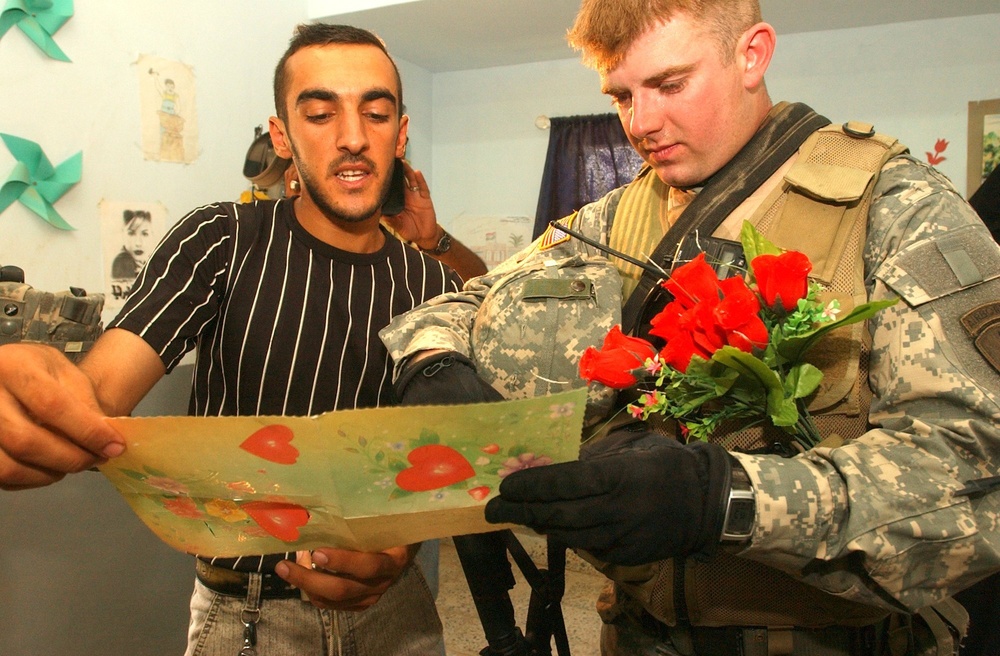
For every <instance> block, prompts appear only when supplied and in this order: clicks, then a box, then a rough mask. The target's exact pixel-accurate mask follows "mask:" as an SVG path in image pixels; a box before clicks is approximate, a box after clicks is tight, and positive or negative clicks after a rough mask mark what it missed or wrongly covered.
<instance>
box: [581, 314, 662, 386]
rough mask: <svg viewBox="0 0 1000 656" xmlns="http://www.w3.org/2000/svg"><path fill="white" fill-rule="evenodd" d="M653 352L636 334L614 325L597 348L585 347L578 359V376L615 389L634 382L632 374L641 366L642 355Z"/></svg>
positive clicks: (644, 358)
mask: <svg viewBox="0 0 1000 656" xmlns="http://www.w3.org/2000/svg"><path fill="white" fill-rule="evenodd" d="M655 354H656V349H654V348H653V345H652V344H650V343H649V342H647V341H646V340H644V339H640V338H638V337H629V336H628V335H626V334H624V333H623V332H622V331H621V328H620V327H619V326H614V327H613V328H612V329H611V330H610V331H608V334H607V336H606V337H605V338H604V345H603V346H602V347H601V349H600V350H597V349H595V348H594V347H590V348H588V349H587V350H586V351H584V352H583V356H582V357H581V358H580V375H581V376H582V377H583V378H584V380H586V381H588V382H590V381H595V380H596V381H597V382H599V383H603V384H605V385H607V386H608V387H613V388H615V389H625V388H627V387H631V386H632V385H635V384H636V382H637V379H636V376H635V374H634V373H633V372H634V371H635V370H636V369H639V368H640V367H642V365H643V363H644V362H645V361H646V358H651V357H653V355H655Z"/></svg>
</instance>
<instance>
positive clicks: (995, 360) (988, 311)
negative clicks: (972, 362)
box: [962, 301, 1000, 372]
mask: <svg viewBox="0 0 1000 656" xmlns="http://www.w3.org/2000/svg"><path fill="white" fill-rule="evenodd" d="M962 326H963V327H964V328H965V331H966V332H967V333H969V336H970V337H972V341H973V343H974V344H975V345H976V350H977V351H979V353H980V354H981V355H982V356H983V358H985V359H986V361H987V362H989V363H990V364H991V365H993V368H994V369H996V370H997V371H998V372H1000V301H991V302H989V303H984V304H982V305H980V306H979V307H977V308H973V309H972V310H969V311H968V312H966V313H965V314H964V315H963V316H962Z"/></svg>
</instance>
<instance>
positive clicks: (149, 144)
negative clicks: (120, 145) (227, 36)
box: [136, 55, 198, 164]
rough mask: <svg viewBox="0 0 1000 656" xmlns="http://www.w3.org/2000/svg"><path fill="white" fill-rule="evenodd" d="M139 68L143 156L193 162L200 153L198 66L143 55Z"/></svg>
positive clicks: (157, 159)
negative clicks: (196, 77)
mask: <svg viewBox="0 0 1000 656" xmlns="http://www.w3.org/2000/svg"><path fill="white" fill-rule="evenodd" d="M136 72H137V74H138V75H139V111H140V113H141V117H140V125H141V127H142V154H143V156H144V157H145V158H146V159H148V160H152V161H155V162H179V163H184V164H190V163H191V162H193V161H194V160H195V158H196V157H197V156H198V115H197V112H196V111H195V85H194V70H192V68H191V67H190V66H188V65H187V64H183V63H181V62H177V61H171V60H169V59H163V58H161V57H154V56H152V55H139V59H138V61H137V62H136Z"/></svg>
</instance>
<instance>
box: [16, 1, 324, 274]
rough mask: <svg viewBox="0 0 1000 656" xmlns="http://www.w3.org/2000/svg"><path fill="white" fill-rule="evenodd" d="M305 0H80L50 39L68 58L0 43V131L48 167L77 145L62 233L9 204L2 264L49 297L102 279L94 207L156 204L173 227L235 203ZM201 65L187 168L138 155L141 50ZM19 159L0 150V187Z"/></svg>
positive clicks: (20, 37) (19, 42)
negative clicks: (45, 159) (196, 213)
mask: <svg viewBox="0 0 1000 656" xmlns="http://www.w3.org/2000/svg"><path fill="white" fill-rule="evenodd" d="M304 19H305V0H290V1H285V0H282V1H281V2H275V1H274V0H244V1H241V2H239V3H235V4H234V3H227V2H202V1H201V0H172V1H171V2H157V1H155V0H130V1H129V2H77V3H76V13H75V15H74V16H73V17H72V18H71V19H70V20H69V22H67V23H66V25H65V26H64V27H63V28H62V29H61V30H59V32H57V33H56V35H55V40H56V42H57V43H58V44H59V46H60V47H61V48H62V49H63V51H65V52H66V54H67V55H69V57H70V58H71V59H72V62H71V63H65V62H61V61H56V60H53V59H49V58H48V57H46V56H45V55H44V54H42V52H41V51H40V50H39V49H38V48H37V47H35V46H34V44H32V43H31V42H30V41H29V40H28V39H27V37H25V35H24V34H22V33H21V31H20V30H19V29H17V28H14V29H11V30H10V31H8V32H7V33H6V34H5V35H4V36H3V38H2V39H0V132H5V133H8V134H13V135H16V136H19V137H24V138H26V139H30V140H32V141H36V142H38V143H39V144H41V146H42V148H43V149H44V150H45V152H46V154H47V155H48V156H49V158H50V159H51V160H52V162H53V164H58V163H59V162H61V161H63V160H64V159H65V158H66V157H69V156H70V155H72V154H74V153H76V152H77V151H80V150H82V151H83V179H82V181H81V182H80V183H79V184H78V185H76V186H75V187H74V188H73V189H71V190H70V191H69V192H68V193H67V194H66V195H65V196H64V197H63V198H62V200H60V201H59V202H58V203H57V205H56V208H57V210H58V211H59V213H60V214H61V215H62V216H63V217H64V218H65V219H66V220H67V221H68V222H69V223H70V224H71V225H73V226H74V227H76V230H75V231H73V232H62V231H59V230H56V229H54V228H52V227H51V226H49V225H48V224H47V223H45V222H43V221H42V220H41V219H39V218H37V217H36V216H35V215H34V214H32V213H31V212H30V211H29V210H27V209H26V208H24V207H22V206H21V205H20V204H17V203H15V204H14V205H13V206H11V207H10V208H9V209H7V210H6V211H5V212H3V213H2V214H0V263H3V264H16V265H18V266H21V268H23V269H24V270H25V272H26V274H27V278H28V282H29V283H31V284H34V285H35V286H36V287H39V288H42V289H49V290H52V291H55V290H57V289H64V288H66V287H67V286H68V285H71V284H72V285H76V286H80V287H85V288H87V289H89V290H97V289H99V288H100V287H101V285H102V284H103V277H102V271H103V268H102V261H101V245H100V230H99V225H98V203H100V201H101V200H102V199H107V200H116V201H126V202H155V201H162V202H163V204H164V205H165V206H166V208H167V211H168V212H169V217H168V220H171V221H176V220H177V219H179V218H180V217H181V216H183V215H184V214H186V213H187V212H188V211H189V210H191V209H192V208H194V207H197V206H198V205H202V204H204V203H207V202H211V201H217V200H220V199H230V198H236V197H238V196H239V194H240V192H241V191H243V190H244V189H246V188H247V186H248V183H247V181H246V180H245V179H243V177H242V169H243V161H244V158H245V155H246V152H247V148H248V147H249V146H250V142H251V140H252V138H253V128H254V126H256V125H259V124H261V123H264V124H265V125H266V123H267V117H268V116H269V115H271V114H272V113H273V105H274V103H273V101H272V93H271V79H272V73H273V70H274V64H275V63H276V62H277V60H278V57H279V56H280V55H281V53H282V51H283V50H284V49H285V46H286V45H287V44H288V39H289V37H290V36H291V33H292V28H293V27H294V25H295V24H296V23H298V22H300V21H302V20H304ZM141 54H145V55H155V56H157V57H162V58H165V59H169V60H175V61H180V62H183V63H185V64H188V65H189V66H191V68H192V69H193V70H194V75H195V79H196V82H195V84H196V87H197V97H196V105H197V114H198V129H199V133H200V139H199V145H200V152H199V155H198V158H197V160H196V161H195V162H193V163H192V164H189V165H185V164H173V163H159V162H151V161H146V160H144V159H143V156H142V152H141V150H140V146H139V144H140V128H139V116H140V114H139V88H138V71H137V70H136V66H135V62H136V60H137V58H138V57H139V55H141ZM13 165H14V160H13V158H12V157H11V156H10V154H9V153H8V152H7V149H6V148H4V147H2V146H0V181H3V180H6V178H7V175H8V173H9V172H10V170H11V169H12V167H13Z"/></svg>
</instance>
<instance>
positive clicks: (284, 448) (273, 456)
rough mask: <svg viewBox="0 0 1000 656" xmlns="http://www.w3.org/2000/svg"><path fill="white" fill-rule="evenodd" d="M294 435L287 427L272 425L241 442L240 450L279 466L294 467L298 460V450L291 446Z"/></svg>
mask: <svg viewBox="0 0 1000 656" xmlns="http://www.w3.org/2000/svg"><path fill="white" fill-rule="evenodd" d="M293 437H295V433H293V432H292V429H291V428H289V427H288V426H282V425H281V424H272V425H271V426H264V427H263V428H261V429H260V430H259V431H257V432H256V433H254V434H253V435H251V436H250V437H248V438H247V439H245V440H243V443H242V444H240V448H241V449H243V450H244V451H249V452H250V453H252V454H254V455H255V456H257V457H258V458H263V459H264V460H270V461H271V462H276V463H278V464H279V465H294V464H295V461H296V460H298V458H299V450H298V449H296V448H295V447H294V446H292V438H293Z"/></svg>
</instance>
